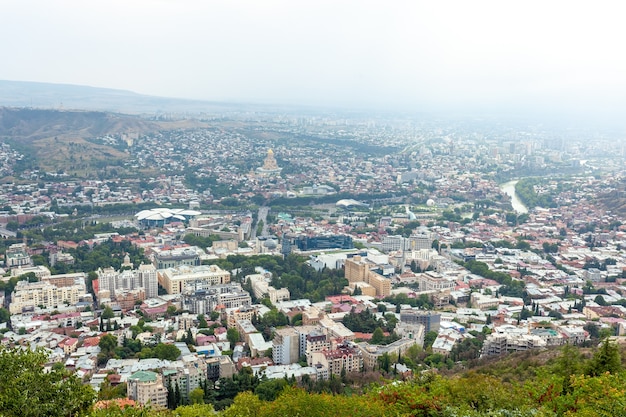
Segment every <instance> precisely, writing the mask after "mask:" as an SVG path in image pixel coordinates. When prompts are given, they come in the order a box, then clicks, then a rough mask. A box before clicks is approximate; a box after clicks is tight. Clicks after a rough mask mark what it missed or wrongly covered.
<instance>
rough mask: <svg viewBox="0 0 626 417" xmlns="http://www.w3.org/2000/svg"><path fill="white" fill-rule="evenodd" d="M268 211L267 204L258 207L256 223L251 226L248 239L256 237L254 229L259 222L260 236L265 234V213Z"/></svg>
mask: <svg viewBox="0 0 626 417" xmlns="http://www.w3.org/2000/svg"><path fill="white" fill-rule="evenodd" d="M269 212H270V208H269V207H267V206H261V207H259V213H258V214H257V220H256V224H254V226H253V227H252V233H251V234H250V236H251V238H250V239H255V238H256V229H257V227H258V226H259V222H261V221H262V222H263V229H262V230H261V236H267V235H268V233H267V214H268V213H269Z"/></svg>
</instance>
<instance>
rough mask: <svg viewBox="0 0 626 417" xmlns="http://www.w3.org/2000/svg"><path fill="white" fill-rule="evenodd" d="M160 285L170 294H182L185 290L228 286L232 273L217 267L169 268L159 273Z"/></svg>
mask: <svg viewBox="0 0 626 417" xmlns="http://www.w3.org/2000/svg"><path fill="white" fill-rule="evenodd" d="M158 277H159V284H161V286H162V287H163V288H165V291H167V293H168V294H180V293H182V292H183V291H184V290H185V288H187V287H190V288H191V289H193V290H203V289H207V288H209V287H211V286H214V285H220V284H228V283H229V282H230V272H228V271H224V270H223V269H221V268H220V267H218V266H217V265H200V266H193V267H192V266H188V265H181V266H178V267H176V268H167V269H163V270H159V271H158Z"/></svg>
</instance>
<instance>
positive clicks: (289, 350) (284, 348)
mask: <svg viewBox="0 0 626 417" xmlns="http://www.w3.org/2000/svg"><path fill="white" fill-rule="evenodd" d="M299 346H300V335H299V333H298V332H297V331H296V329H294V328H293V327H285V328H282V329H276V332H275V333H274V339H273V340H272V360H273V361H274V363H275V364H277V365H288V364H290V363H295V362H298V359H299V357H300V348H299Z"/></svg>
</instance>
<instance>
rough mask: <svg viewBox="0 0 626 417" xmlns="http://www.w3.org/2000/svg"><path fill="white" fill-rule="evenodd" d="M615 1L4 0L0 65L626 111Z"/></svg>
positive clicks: (218, 90)
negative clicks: (0, 58)
mask: <svg viewBox="0 0 626 417" xmlns="http://www.w3.org/2000/svg"><path fill="white" fill-rule="evenodd" d="M624 9H626V5H624V3H623V2H618V1H614V2H611V1H601V2H591V1H585V2H577V1H560V0H559V1H557V0H540V1H528V0H525V1H507V0H497V1H480V0H463V1H445V0H442V1H439V0H428V1H421V0H411V1H395V2H394V1H385V2H383V1H367V0H357V1H345V0H331V1H325V0H315V1H302V0H285V1H278V0H248V1H232V0H222V1H212V0H187V1H186V0H121V1H118V0H107V1H96V0H92V1H86V0H35V1H29V0H1V1H0V39H2V41H1V42H0V56H1V57H2V60H1V61H0V79H7V80H24V81H42V82H54V83H69V84H82V85H90V86H97V87H109V88H119V89H126V90H131V91H135V92H138V93H143V94H150V95H159V96H168V97H180V98H197V99H207V100H226V101H253V102H274V103H294V104H322V105H323V104H329V105H334V106H366V107H381V108H393V109H398V108H407V109H412V110H419V109H424V108H443V109H445V108H448V107H449V108H463V107H466V106H467V107H468V108H498V107H506V108H507V109H518V108H519V109H522V110H523V109H542V111H544V110H545V111H551V109H552V110H554V111H559V110H562V109H568V110H579V111H586V110H594V111H607V112H613V113H615V112H617V111H618V110H619V111H624V110H626V48H625V47H624V43H625V41H626V24H624V22H623V20H624Z"/></svg>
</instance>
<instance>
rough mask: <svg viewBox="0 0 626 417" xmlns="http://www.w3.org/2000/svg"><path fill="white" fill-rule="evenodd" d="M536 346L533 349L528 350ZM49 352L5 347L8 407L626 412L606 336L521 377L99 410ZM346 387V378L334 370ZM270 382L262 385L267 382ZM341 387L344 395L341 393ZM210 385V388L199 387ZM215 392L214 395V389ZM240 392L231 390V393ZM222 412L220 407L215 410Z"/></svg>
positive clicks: (170, 415) (272, 385) (100, 413)
mask: <svg viewBox="0 0 626 417" xmlns="http://www.w3.org/2000/svg"><path fill="white" fill-rule="evenodd" d="M528 353H530V352H528ZM46 360H47V357H46V355H45V354H44V353H43V352H42V351H39V350H38V351H34V352H32V351H28V350H20V349H8V348H0V416H91V417H104V416H118V417H199V416H210V415H217V416H223V417H248V416H250V417H264V416H294V417H295V416H299V417H324V416H332V417H335V416H354V417H359V416H363V417H365V416H368V417H369V416H371V417H376V416H381V417H383V416H389V417H392V416H394V417H396V416H417V417H420V416H421V417H453V416H469V417H480V416H519V417H526V416H528V417H531V416H532V417H573V416H583V417H586V416H589V417H590V416H626V372H625V371H623V370H622V364H621V357H620V352H619V348H618V347H617V346H616V345H614V344H611V343H609V342H608V341H605V342H604V343H603V344H602V345H601V346H600V347H599V348H598V349H597V350H596V351H595V352H594V353H593V357H590V358H589V359H586V358H585V357H584V356H583V355H581V352H580V351H579V350H578V348H576V347H572V346H566V347H564V348H562V349H561V351H560V353H559V355H558V356H556V357H553V358H552V359H551V360H550V361H549V362H548V363H547V364H542V365H537V366H529V365H528V363H525V362H526V361H527V360H526V359H524V357H518V360H517V365H518V366H519V367H524V368H525V370H524V371H523V372H521V373H519V374H517V377H511V376H512V375H513V374H510V373H508V371H507V374H506V375H508V376H506V377H505V376H503V374H500V375H496V374H494V373H489V372H485V370H484V369H483V370H481V372H484V373H481V372H477V371H466V372H465V373H463V374H462V375H455V376H443V375H439V374H437V373H435V372H433V371H427V372H424V373H418V374H416V375H415V376H414V377H412V378H408V379H406V380H404V381H401V380H396V381H388V380H381V381H379V382H377V383H374V384H371V385H369V386H366V387H365V388H364V389H363V390H362V391H360V394H359V395H356V394H354V393H353V392H350V391H349V390H347V389H346V388H347V387H346V386H344V390H343V391H342V390H341V389H339V390H330V391H321V392H307V390H306V389H304V388H299V387H297V386H296V382H295V381H294V380H292V381H286V380H278V381H277V380H273V381H269V380H268V381H265V382H263V383H259V384H256V385H255V384H253V383H252V382H253V379H254V378H255V377H254V376H253V375H252V373H251V372H247V373H244V375H247V377H248V383H246V384H242V387H243V386H247V388H245V387H244V388H242V389H247V390H248V391H239V390H236V391H239V393H238V394H236V396H234V400H229V401H225V400H224V401H222V403H224V404H221V405H223V406H225V408H224V409H222V410H219V409H220V408H222V407H217V406H216V405H220V401H218V400H219V398H218V397H217V396H215V397H214V398H208V400H209V401H210V402H211V403H210V404H203V403H202V402H203V401H206V400H207V397H206V396H205V397H203V396H202V395H199V396H198V398H196V399H194V401H192V402H194V404H189V405H183V406H179V407H178V408H176V409H174V410H153V409H151V408H149V407H145V408H141V407H137V408H124V409H120V408H118V407H116V406H113V408H108V409H94V408H93V406H92V404H93V400H94V393H93V391H92V390H91V388H89V387H88V386H84V385H82V383H81V382H80V381H79V380H77V379H76V378H75V377H73V376H71V375H69V374H68V373H67V372H66V371H65V370H63V368H62V366H56V365H55V366H53V367H52V370H51V371H50V372H44V367H43V365H44V364H45V362H46ZM335 382H336V383H337V384H338V388H341V387H342V385H341V384H342V382H341V380H340V379H338V378H335ZM260 387H262V388H260ZM338 392H343V394H337V393H338ZM200 394H202V393H200ZM209 397H212V396H209ZM231 398H232V397H231ZM216 408H217V409H218V410H219V411H215V409H216Z"/></svg>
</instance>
